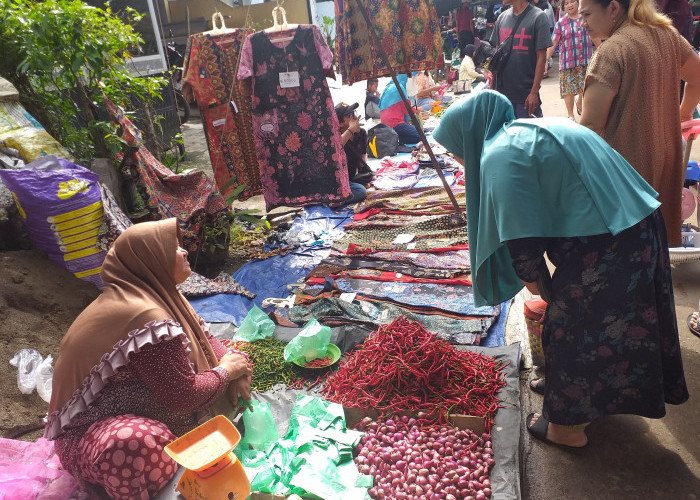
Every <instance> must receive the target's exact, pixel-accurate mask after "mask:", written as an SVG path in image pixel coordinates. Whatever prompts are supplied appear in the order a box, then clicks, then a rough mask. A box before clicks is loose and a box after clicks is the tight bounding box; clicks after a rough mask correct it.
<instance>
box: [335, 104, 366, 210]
mask: <svg viewBox="0 0 700 500" xmlns="http://www.w3.org/2000/svg"><path fill="white" fill-rule="evenodd" d="M358 106H359V104H357V103H355V104H345V103H341V104H338V105H337V106H336V107H335V114H336V116H337V117H338V123H339V124H340V137H341V139H342V141H343V149H344V150H345V156H346V158H347V160H348V177H349V179H350V190H351V191H352V198H350V200H348V203H357V202H360V201H362V200H364V199H365V197H366V196H367V190H366V189H365V185H368V184H369V183H370V182H372V177H373V175H372V170H371V169H370V168H369V165H367V161H366V160H367V132H365V130H364V129H363V128H362V127H361V126H360V119H359V118H358V117H357V116H356V115H355V110H356V109H357V108H358Z"/></svg>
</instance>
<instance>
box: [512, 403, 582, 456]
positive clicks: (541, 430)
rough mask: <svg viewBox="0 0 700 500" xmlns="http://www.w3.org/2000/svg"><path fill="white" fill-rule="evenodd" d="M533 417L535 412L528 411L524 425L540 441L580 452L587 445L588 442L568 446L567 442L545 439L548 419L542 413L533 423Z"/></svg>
mask: <svg viewBox="0 0 700 500" xmlns="http://www.w3.org/2000/svg"><path fill="white" fill-rule="evenodd" d="M534 418H535V414H534V413H530V414H529V415H528V416H527V418H526V419H525V425H526V426H527V430H528V431H530V434H532V435H533V436H534V437H535V438H537V439H539V440H540V441H543V442H545V443H547V444H553V445H554V446H559V447H560V448H563V449H565V450H567V451H574V452H580V451H581V450H583V449H584V448H586V447H587V446H588V443H586V444H584V445H583V446H569V445H568V444H562V443H555V442H554V441H550V440H549V439H547V429H548V428H549V420H547V419H546V418H544V415H540V416H539V417H538V418H537V420H536V421H535V423H534V424H533V423H532V421H533V420H534Z"/></svg>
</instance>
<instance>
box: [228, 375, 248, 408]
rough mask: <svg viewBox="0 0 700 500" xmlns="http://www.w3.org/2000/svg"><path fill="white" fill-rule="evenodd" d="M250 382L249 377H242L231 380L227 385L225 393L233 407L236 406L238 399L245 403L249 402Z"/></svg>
mask: <svg viewBox="0 0 700 500" xmlns="http://www.w3.org/2000/svg"><path fill="white" fill-rule="evenodd" d="M250 382H251V377H249V376H243V377H238V378H237V379H235V380H232V381H231V383H229V384H228V389H227V392H228V396H229V400H230V401H231V404H233V406H236V405H237V404H238V398H239V397H241V398H243V399H245V400H246V401H250V400H251V399H252V398H251V396H250Z"/></svg>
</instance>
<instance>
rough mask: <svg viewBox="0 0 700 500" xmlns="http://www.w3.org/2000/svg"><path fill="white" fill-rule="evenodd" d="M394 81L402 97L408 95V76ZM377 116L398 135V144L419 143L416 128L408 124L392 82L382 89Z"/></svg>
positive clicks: (400, 76)
mask: <svg viewBox="0 0 700 500" xmlns="http://www.w3.org/2000/svg"><path fill="white" fill-rule="evenodd" d="M396 79H397V80H398V82H399V85H400V86H401V90H403V93H404V95H408V94H407V93H406V82H407V81H408V76H406V75H398V76H397V77H396ZM379 116H380V118H381V121H382V123H384V124H385V125H389V126H390V127H391V128H393V129H394V130H395V131H396V133H397V134H399V142H400V143H401V144H417V143H418V142H420V136H419V135H418V131H416V127H414V126H413V125H411V123H410V120H409V117H408V114H407V113H406V107H405V106H404V103H403V101H402V100H401V94H399V91H398V89H397V88H396V85H395V84H394V82H393V80H392V81H391V82H389V83H388V84H387V86H386V87H385V88H384V92H383V93H382V97H381V99H379Z"/></svg>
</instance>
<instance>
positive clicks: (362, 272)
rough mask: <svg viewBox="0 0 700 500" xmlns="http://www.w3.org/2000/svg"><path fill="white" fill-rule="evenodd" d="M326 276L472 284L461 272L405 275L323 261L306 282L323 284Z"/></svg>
mask: <svg viewBox="0 0 700 500" xmlns="http://www.w3.org/2000/svg"><path fill="white" fill-rule="evenodd" d="M326 278H333V279H336V278H358V279H363V280H375V281H390V282H397V283H435V284H438V285H465V286H472V280H471V275H470V274H469V273H466V274H461V275H458V276H454V277H451V278H443V277H441V278H425V277H414V276H410V275H405V274H403V273H396V272H393V271H382V270H380V269H344V268H342V267H337V266H331V265H328V264H324V263H323V262H321V263H320V264H319V265H318V266H316V268H315V269H314V270H313V271H312V272H311V274H310V275H309V276H307V278H306V283H309V284H312V285H322V284H323V283H324V282H325V280H326Z"/></svg>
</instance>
